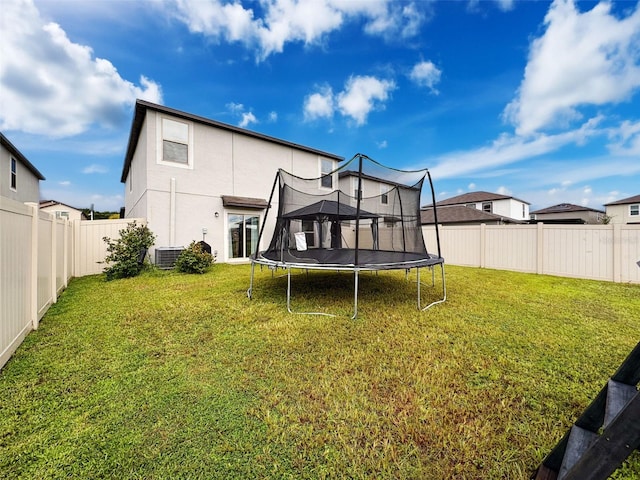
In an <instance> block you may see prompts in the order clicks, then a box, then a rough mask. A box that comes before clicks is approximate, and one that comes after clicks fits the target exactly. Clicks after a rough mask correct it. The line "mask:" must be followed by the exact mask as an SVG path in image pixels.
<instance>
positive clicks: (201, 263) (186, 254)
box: [175, 240, 214, 273]
mask: <svg viewBox="0 0 640 480" xmlns="http://www.w3.org/2000/svg"><path fill="white" fill-rule="evenodd" d="M213 262H214V259H213V256H212V255H211V254H210V253H208V252H205V251H203V250H202V247H201V246H200V244H199V243H197V242H196V241H195V240H194V241H193V242H191V244H190V245H189V246H188V247H187V248H185V249H184V250H183V251H182V252H180V255H179V256H178V258H177V259H176V264H175V267H176V270H178V271H179V272H183V273H204V272H206V271H207V269H208V268H209V267H210V266H211V265H213Z"/></svg>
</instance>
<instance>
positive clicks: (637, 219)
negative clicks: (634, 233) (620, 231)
mask: <svg viewBox="0 0 640 480" xmlns="http://www.w3.org/2000/svg"><path fill="white" fill-rule="evenodd" d="M604 208H605V209H606V214H607V217H608V218H609V219H610V223H626V224H633V223H639V224H640V195H634V196H633V197H628V198H623V199H622V200H617V201H615V202H610V203H606V204H605V205H604Z"/></svg>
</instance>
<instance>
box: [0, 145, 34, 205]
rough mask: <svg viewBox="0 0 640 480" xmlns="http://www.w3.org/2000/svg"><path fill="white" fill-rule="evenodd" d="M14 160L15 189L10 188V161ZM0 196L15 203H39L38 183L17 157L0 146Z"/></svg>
mask: <svg viewBox="0 0 640 480" xmlns="http://www.w3.org/2000/svg"><path fill="white" fill-rule="evenodd" d="M12 158H15V159H16V167H17V168H16V188H15V189H13V188H11V159H12ZM0 195H1V196H3V197H6V198H10V199H11V200H15V201H17V202H23V203H24V202H36V203H37V202H39V201H40V182H39V180H38V177H36V176H35V175H34V174H33V172H31V171H30V170H29V169H28V168H27V167H26V166H25V165H24V164H23V163H22V162H21V161H20V159H18V158H17V157H14V156H13V155H12V154H11V152H10V151H9V150H8V149H7V148H6V147H5V146H4V145H0Z"/></svg>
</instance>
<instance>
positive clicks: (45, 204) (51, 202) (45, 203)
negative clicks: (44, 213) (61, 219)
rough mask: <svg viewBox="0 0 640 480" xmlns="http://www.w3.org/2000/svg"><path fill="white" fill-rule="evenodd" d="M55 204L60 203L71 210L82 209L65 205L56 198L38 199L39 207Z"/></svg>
mask: <svg viewBox="0 0 640 480" xmlns="http://www.w3.org/2000/svg"><path fill="white" fill-rule="evenodd" d="M55 205H62V206H64V207H68V208H71V209H73V210H78V211H82V209H81V208H76V207H72V206H71V205H67V204H66V203H62V202H58V201H56V200H42V201H40V208H47V207H53V206H55Z"/></svg>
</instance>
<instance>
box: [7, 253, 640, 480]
mask: <svg viewBox="0 0 640 480" xmlns="http://www.w3.org/2000/svg"><path fill="white" fill-rule="evenodd" d="M447 274H448V275H447V280H448V290H449V299H448V301H447V302H446V303H445V304H443V305H439V306H436V307H434V308H432V309H431V310H429V311H427V312H422V313H420V312H418V311H417V310H416V308H415V284H414V283H411V282H405V281H404V272H402V273H400V272H386V273H383V274H380V275H378V276H375V275H369V274H366V275H362V276H361V295H360V305H359V317H358V319H357V320H350V319H349V318H348V315H349V314H350V313H351V309H352V307H353V305H352V302H353V299H352V277H351V276H350V275H347V274H334V273H327V274H323V273H317V272H316V273H313V274H310V275H309V276H308V277H307V276H305V275H302V276H298V277H295V278H294V279H293V292H294V297H293V299H292V302H293V304H294V308H295V309H298V310H309V309H311V310H317V309H326V310H329V311H335V312H339V313H343V314H344V316H338V317H323V316H306V315H291V314H289V313H287V312H286V308H285V305H284V301H285V288H286V278H271V274H270V273H269V272H268V271H267V270H265V271H263V272H260V271H258V273H257V278H256V285H255V288H254V299H253V300H251V301H250V300H248V299H247V298H246V294H245V293H246V289H247V287H248V281H249V268H248V266H230V265H215V266H214V268H213V269H212V270H211V271H210V272H209V273H207V274H205V275H203V276H199V275H186V274H178V273H173V272H160V271H158V272H150V273H146V274H143V275H142V276H140V277H137V278H134V279H126V280H118V281H113V282H105V281H104V279H103V277H102V276H92V277H83V278H79V279H74V280H73V281H72V282H71V283H70V285H69V287H68V288H67V290H66V291H65V292H64V293H63V294H62V296H61V297H60V299H59V301H58V303H56V304H55V305H53V306H52V307H51V309H50V310H49V312H48V313H47V315H46V316H45V317H44V319H43V321H42V323H41V325H40V328H39V329H38V330H37V331H36V332H33V333H31V334H30V335H29V336H28V337H27V338H26V340H25V342H24V343H23V345H22V346H21V347H20V348H19V349H18V351H17V352H16V354H15V355H14V357H13V358H12V359H11V360H10V361H9V363H8V364H7V365H6V366H5V367H4V368H3V370H2V372H0V477H2V478H25V479H26V478H29V479H30V478H39V479H46V478H63V477H64V478H69V477H71V478H83V479H85V478H86V479H90V478H130V479H136V478H140V479H161V478H172V479H173V478H178V479H179V478H185V479H186V478H189V479H194V478H207V479H208V478H225V479H226V478H239V479H240V478H242V479H245V478H273V479H276V478H277V479H281V478H291V479H299V478H313V479H316V478H354V479H365V478H393V479H396V478H416V479H418V478H419V479H449V478H455V479H493V478H501V479H502V478H504V479H524V478H528V475H529V474H530V473H531V471H532V470H533V469H534V468H535V467H536V466H537V465H538V464H539V463H540V461H541V460H542V458H543V457H544V456H545V455H546V454H547V453H549V451H550V450H551V448H552V447H553V446H554V445H555V443H556V442H557V441H558V440H559V438H560V437H562V435H563V434H564V433H565V431H566V430H567V428H568V427H569V426H570V425H571V423H572V422H573V421H574V420H575V419H576V418H577V416H578V415H579V414H580V413H581V412H582V411H583V410H584V408H585V407H586V406H587V405H588V404H589V403H590V402H591V400H592V398H593V397H594V396H595V395H596V394H597V392H598V391H599V390H600V389H601V388H602V386H603V385H604V383H605V382H606V380H607V379H608V377H609V376H611V375H612V374H613V373H614V372H615V370H616V369H617V368H618V366H619V364H620V363H621V362H622V361H623V360H624V358H625V357H626V356H627V354H628V353H629V352H630V351H631V349H632V348H633V347H634V346H635V344H636V342H637V341H638V332H639V331H640V286H639V285H629V284H613V283H605V282H596V281H587V280H576V279H567V278H558V277H549V276H537V275H527V274H520V273H513V272H504V271H493V270H482V269H471V268H461V267H457V268H456V267H448V269H447ZM426 295H427V293H425V299H426ZM639 474H640V455H639V454H638V452H635V453H634V454H633V455H632V456H631V457H630V459H629V460H628V461H627V462H626V463H625V464H624V465H623V467H622V468H620V469H619V470H618V471H617V472H616V474H615V475H614V478H617V479H632V478H638V475H639Z"/></svg>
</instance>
